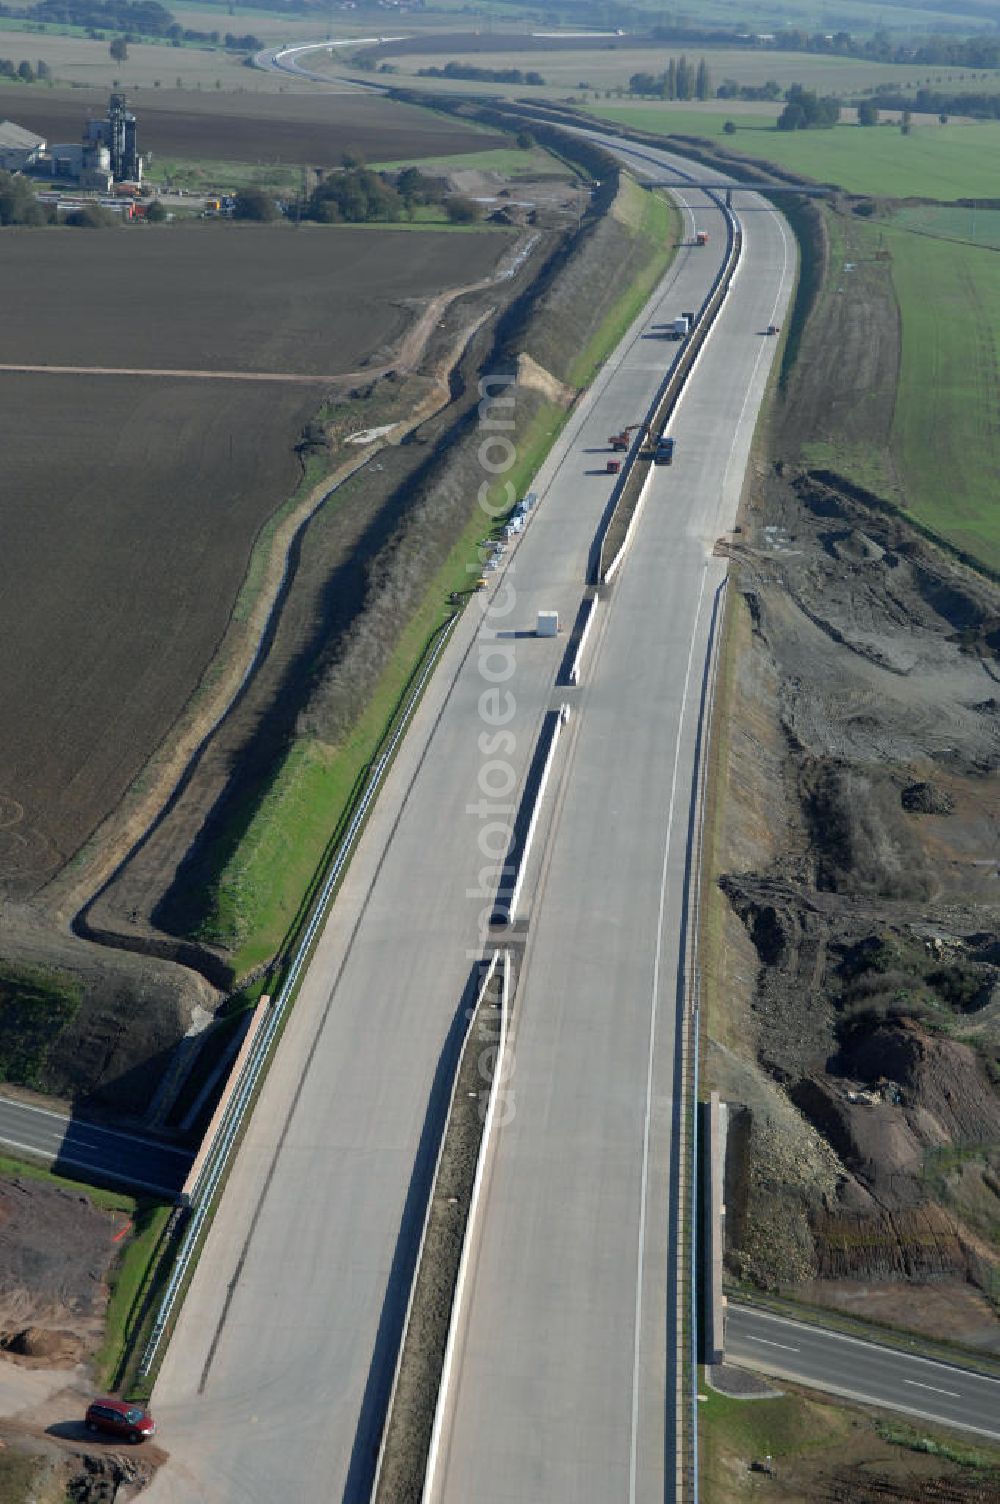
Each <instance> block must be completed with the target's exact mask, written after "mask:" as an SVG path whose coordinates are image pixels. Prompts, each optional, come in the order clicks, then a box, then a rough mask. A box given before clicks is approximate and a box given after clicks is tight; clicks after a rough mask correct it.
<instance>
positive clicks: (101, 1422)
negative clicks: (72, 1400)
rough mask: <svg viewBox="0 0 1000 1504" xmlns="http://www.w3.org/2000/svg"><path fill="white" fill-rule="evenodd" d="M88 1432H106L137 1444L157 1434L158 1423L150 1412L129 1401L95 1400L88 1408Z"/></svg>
mask: <svg viewBox="0 0 1000 1504" xmlns="http://www.w3.org/2000/svg"><path fill="white" fill-rule="evenodd" d="M87 1430H88V1431H104V1432H105V1433H106V1434H107V1435H108V1436H119V1437H124V1439H125V1440H126V1441H131V1442H132V1443H133V1444H135V1443H137V1442H140V1441H145V1440H146V1439H147V1437H150V1436H152V1435H153V1434H154V1433H155V1431H156V1422H155V1421H154V1419H153V1417H152V1416H151V1415H150V1413H149V1411H148V1410H144V1409H143V1408H142V1406H141V1405H132V1404H129V1402H128V1401H127V1400H104V1399H102V1400H93V1401H92V1402H91V1404H90V1405H89V1406H88V1408H87Z"/></svg>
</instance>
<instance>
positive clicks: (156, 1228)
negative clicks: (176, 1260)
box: [94, 1197, 173, 1389]
mask: <svg viewBox="0 0 1000 1504" xmlns="http://www.w3.org/2000/svg"><path fill="white" fill-rule="evenodd" d="M133 1206H134V1210H133V1214H132V1221H133V1232H132V1235H131V1237H130V1238H129V1240H128V1242H127V1243H126V1244H125V1247H124V1250H123V1252H122V1253H121V1255H120V1257H119V1260H118V1264H117V1266H116V1268H115V1270H114V1272H113V1274H112V1277H111V1295H110V1298H109V1300H108V1313H107V1317H106V1320H105V1325H104V1341H103V1342H102V1343H101V1346H100V1347H99V1348H98V1350H97V1352H96V1353H95V1355H94V1371H95V1374H96V1376H97V1379H98V1383H99V1387H103V1388H106V1389H114V1388H123V1389H129V1388H130V1384H129V1380H130V1379H131V1377H132V1374H133V1370H134V1367H135V1364H136V1362H137V1361H138V1358H139V1347H140V1338H141V1337H142V1335H143V1332H144V1330H145V1328H146V1326H147V1325H148V1324H149V1321H150V1319H151V1315H152V1311H151V1305H152V1302H151V1301H150V1300H149V1299H148V1297H149V1295H150V1293H151V1290H152V1286H153V1285H154V1283H155V1282H156V1281H157V1279H158V1276H159V1273H160V1272H161V1259H160V1254H161V1253H162V1251H163V1244H164V1238H165V1234H166V1230H167V1224H168V1222H169V1221H170V1218H171V1215H172V1213H173V1207H171V1206H168V1205H167V1204H166V1203H165V1202H162V1201H153V1200H151V1199H149V1198H148V1197H147V1198H142V1199H140V1200H137V1201H135V1202H134V1203H133Z"/></svg>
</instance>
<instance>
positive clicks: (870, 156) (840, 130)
mask: <svg viewBox="0 0 1000 1504" xmlns="http://www.w3.org/2000/svg"><path fill="white" fill-rule="evenodd" d="M591 113H592V114H594V115H596V116H598V117H599V118H600V119H602V120H614V121H617V122H618V123H619V124H622V125H628V126H632V127H635V128H637V129H640V130H645V131H650V132H654V133H656V134H662V135H671V134H675V135H676V134H683V135H699V136H705V137H707V138H708V139H709V140H719V141H724V142H725V144H726V146H727V147H728V148H729V149H731V150H734V151H739V152H742V153H743V154H744V155H746V156H748V157H760V158H764V159H766V160H767V161H770V162H776V163H777V164H778V165H779V166H780V167H787V168H789V169H791V171H793V172H799V173H802V174H803V176H805V177H809V178H814V179H815V180H816V181H817V182H820V183H836V184H838V186H839V187H841V188H845V189H847V191H848V192H850V193H871V194H881V195H885V196H891V197H893V198H911V197H912V198H940V199H946V200H947V199H957V198H977V197H979V198H987V197H990V196H993V195H995V194H996V193H997V181H998V179H997V171H996V162H997V160H1000V121H995V120H988V121H987V120H984V121H978V122H976V123H975V124H972V125H951V124H949V125H938V124H936V123H935V124H933V125H921V126H916V127H914V129H913V131H912V132H911V133H910V135H909V136H904V135H903V134H902V132H901V131H900V130H899V128H898V127H897V126H893V125H880V126H876V127H868V128H866V127H863V126H857V125H838V126H836V127H834V129H833V130H829V131H779V130H777V129H776V128H775V127H774V126H773V125H772V124H771V123H770V122H769V121H767V120H766V119H764V118H762V117H761V116H757V115H752V116H748V115H737V114H733V115H732V116H728V115H725V114H722V113H720V112H719V110H718V106H714V107H713V108H712V109H711V111H708V110H706V111H704V112H702V111H701V110H699V109H696V108H691V107H689V108H687V109H674V108H673V107H671V106H665V105H660V106H657V105H648V106H645V105H633V106H626V107H619V106H607V107H605V106H601V107H600V108H597V107H595V108H593V109H592V110H591ZM729 118H731V119H732V120H733V121H734V123H735V124H736V133H735V135H732V136H726V135H724V134H723V125H724V123H725V121H726V120H727V119H729Z"/></svg>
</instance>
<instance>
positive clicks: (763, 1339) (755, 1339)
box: [746, 1332, 944, 1393]
mask: <svg viewBox="0 0 1000 1504" xmlns="http://www.w3.org/2000/svg"><path fill="white" fill-rule="evenodd" d="M746 1340H747V1341H748V1342H762V1343H763V1344H764V1346H765V1347H780V1348H782V1349H783V1351H784V1352H786V1353H797V1352H800V1351H801V1349H800V1348H797V1347H789V1345H788V1343H787V1342H772V1341H771V1340H770V1338H769V1337H751V1336H750V1334H749V1332H748V1333H747V1339H746ZM907 1383H909V1380H907ZM943 1392H944V1391H943V1390H942V1393H943Z"/></svg>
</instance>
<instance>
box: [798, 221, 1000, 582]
mask: <svg viewBox="0 0 1000 1504" xmlns="http://www.w3.org/2000/svg"><path fill="white" fill-rule="evenodd" d="M954 212H955V213H956V214H957V215H961V214H962V213H963V212H967V211H961V210H958V211H954ZM829 219H830V224H831V230H832V232H833V234H832V245H833V251H834V254H833V256H832V258H831V270H830V278H829V282H828V286H827V288H826V290H825V294H824V295H825V296H827V297H832V296H837V295H838V292H837V289H838V288H839V287H842V286H843V283H844V281H845V279H846V278H847V277H849V276H850V272H845V270H844V266H845V260H844V256H845V254H848V255H857V254H858V252H859V251H860V252H861V253H862V254H864V255H865V256H866V257H874V256H875V254H876V251H879V250H880V251H883V252H884V251H888V252H889V255H890V257H891V261H889V262H888V263H887V275H888V276H891V279H892V285H893V289H894V291H895V295H896V300H897V303H898V306H899V312H900V319H901V326H902V352H901V358H900V365H899V378H898V387H897V392H896V405H895V411H894V415H893V422H892V430H891V435H890V439H889V446H888V452H882V453H879V452H878V451H873V450H871V449H864V448H859V447H858V446H856V445H853V444H851V443H849V442H847V441H846V440H844V439H843V438H842V437H841V436H840V434H839V433H838V429H837V422H836V415H831V424H830V428H829V431H828V432H827V433H826V434H825V435H823V436H822V437H820V436H817V438H816V439H815V440H814V441H812V442H811V443H808V444H806V446H805V448H804V455H805V458H806V460H807V462H809V463H811V464H814V465H819V466H823V467H828V468H831V469H834V470H837V471H839V473H841V474H843V475H845V476H846V477H847V478H848V479H849V480H851V481H854V482H855V483H856V484H858V485H862V486H864V487H866V488H867V489H869V490H873V491H875V492H876V493H878V494H880V495H882V496H884V497H886V498H887V499H889V500H893V501H897V502H899V503H900V504H901V505H902V508H903V510H904V511H905V512H906V514H907V515H908V516H910V517H912V518H913V520H914V521H915V522H916V523H918V524H919V525H920V526H921V527H923V528H925V529H926V530H928V531H929V532H931V533H932V534H934V535H935V536H937V537H939V538H941V539H943V540H944V541H945V542H947V543H949V544H951V545H952V546H953V547H954V548H956V549H958V550H960V551H961V552H962V553H964V554H966V555H968V556H969V557H970V558H972V559H975V560H979V561H981V562H982V563H984V564H986V565H987V566H988V567H989V568H991V569H993V570H996V569H1000V514H998V512H997V507H996V497H995V491H996V486H995V480H994V477H995V475H996V473H997V470H998V469H1000V432H998V430H997V427H996V424H995V421H994V414H995V413H996V410H997V407H998V406H1000V371H998V368H997V354H996V352H997V346H998V343H1000V281H998V278H997V267H996V253H995V252H994V251H992V250H990V249H988V248H986V247H982V246H978V245H968V244H961V243H958V242H955V241H951V240H939V239H934V238H932V237H930V236H928V235H926V234H915V233H913V232H911V231H908V230H906V229H903V228H899V227H896V226H894V225H893V224H892V223H891V222H886V221H879V222H878V223H877V224H865V225H861V224H859V223H858V222H857V221H851V222H847V223H846V224H844V223H838V220H837V218H836V216H829ZM956 223H957V220H956ZM845 231H846V232H847V235H848V236H849V239H845ZM846 264H849V263H846ZM858 398H859V401H864V400H865V397H864V394H863V393H860V392H859V394H858Z"/></svg>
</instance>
